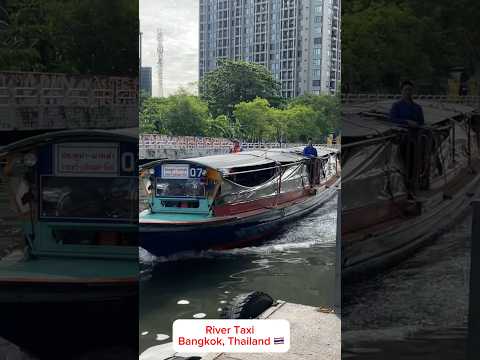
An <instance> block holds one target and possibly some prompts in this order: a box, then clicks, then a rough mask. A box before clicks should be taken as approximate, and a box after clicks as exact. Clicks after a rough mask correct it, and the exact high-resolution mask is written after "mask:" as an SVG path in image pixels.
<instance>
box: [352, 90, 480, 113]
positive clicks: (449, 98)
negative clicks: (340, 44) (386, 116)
mask: <svg viewBox="0 0 480 360" xmlns="http://www.w3.org/2000/svg"><path fill="white" fill-rule="evenodd" d="M400 97H401V95H400V94H372V93H370V94H367V93H365V94H342V103H344V104H354V103H365V102H377V101H384V100H397V99H400ZM414 98H415V99H417V100H430V101H436V102H440V103H451V104H463V105H468V106H472V107H475V108H478V109H480V96H476V95H467V96H457V95H428V94H421V95H415V96H414Z"/></svg>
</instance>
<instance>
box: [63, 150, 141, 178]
mask: <svg viewBox="0 0 480 360" xmlns="http://www.w3.org/2000/svg"><path fill="white" fill-rule="evenodd" d="M56 155H57V156H56V161H55V168H56V169H55V170H56V175H57V176H76V175H91V176H116V175H118V172H119V166H120V167H121V169H122V171H132V170H133V169H132V167H134V166H135V161H134V160H135V159H134V155H133V154H132V153H123V154H122V156H121V158H120V161H119V159H118V157H119V156H118V144H111V143H65V144H58V145H57V146H56Z"/></svg>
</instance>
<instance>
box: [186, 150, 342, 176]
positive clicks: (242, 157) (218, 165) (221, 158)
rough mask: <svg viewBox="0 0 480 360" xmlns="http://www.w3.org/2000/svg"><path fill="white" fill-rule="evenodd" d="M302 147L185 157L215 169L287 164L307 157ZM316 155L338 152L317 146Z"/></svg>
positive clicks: (321, 155)
mask: <svg viewBox="0 0 480 360" xmlns="http://www.w3.org/2000/svg"><path fill="white" fill-rule="evenodd" d="M302 150H303V148H289V149H266V150H254V151H245V152H240V153H235V154H225V155H213V156H205V157H198V158H191V159H187V161H189V162H192V163H196V164H199V165H203V166H205V167H208V168H211V169H215V170H219V171H220V170H227V169H233V168H243V167H254V166H261V165H267V164H272V163H276V164H278V163H281V164H288V163H294V162H298V161H302V160H305V159H307V158H306V157H305V156H303V154H302ZM317 152H318V156H319V157H323V156H327V155H330V154H333V153H336V152H338V151H337V150H335V149H331V148H328V150H327V149H324V148H317Z"/></svg>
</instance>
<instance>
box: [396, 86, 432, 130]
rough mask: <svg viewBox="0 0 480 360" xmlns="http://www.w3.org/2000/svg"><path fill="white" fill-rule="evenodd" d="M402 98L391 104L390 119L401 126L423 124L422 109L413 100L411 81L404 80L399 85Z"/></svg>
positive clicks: (412, 126) (413, 126)
mask: <svg viewBox="0 0 480 360" xmlns="http://www.w3.org/2000/svg"><path fill="white" fill-rule="evenodd" d="M401 91H402V98H401V99H400V100H399V101H397V102H396V103H394V104H393V105H392V108H391V109H390V119H391V120H392V121H393V122H394V123H396V124H398V125H403V126H408V127H411V128H416V127H419V126H423V125H424V124H425V120H424V118H423V110H422V107H421V106H420V105H418V104H417V103H415V102H414V101H413V83H412V82H411V81H408V80H407V81H404V82H403V83H402V85H401Z"/></svg>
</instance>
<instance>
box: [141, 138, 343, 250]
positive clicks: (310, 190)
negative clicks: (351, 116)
mask: <svg viewBox="0 0 480 360" xmlns="http://www.w3.org/2000/svg"><path fill="white" fill-rule="evenodd" d="M317 150H318V156H317V157H314V158H308V157H304V156H303V155H302V149H300V148H292V149H270V150H256V151H245V152H238V153H233V154H226V155H215V156H206V157H199V158H192V159H185V160H160V161H153V162H150V163H148V164H145V165H144V166H143V167H142V168H141V177H142V179H143V183H144V187H145V191H146V193H147V209H146V210H144V211H142V212H141V213H140V215H139V217H140V219H139V223H140V224H139V226H140V246H141V247H143V248H144V249H146V250H148V251H149V252H150V253H153V254H154V255H157V256H169V255H171V254H174V253H179V252H185V251H201V250H207V249H217V250H218V249H229V248H235V247H241V246H246V245H250V244H255V243H256V242H257V241H260V240H262V239H265V238H266V237H268V236H269V235H271V234H273V233H275V232H276V231H278V230H280V228H281V226H282V225H284V224H286V223H288V222H291V221H293V220H295V219H297V218H299V217H301V216H304V215H306V214H307V213H309V212H311V211H313V210H315V209H317V208H318V207H320V206H321V205H322V204H323V203H325V202H326V201H328V200H329V199H330V198H332V196H334V194H335V193H336V190H337V185H338V184H339V179H340V169H339V157H338V155H339V152H338V150H336V149H333V148H325V147H319V148H318V149H317Z"/></svg>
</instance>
